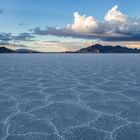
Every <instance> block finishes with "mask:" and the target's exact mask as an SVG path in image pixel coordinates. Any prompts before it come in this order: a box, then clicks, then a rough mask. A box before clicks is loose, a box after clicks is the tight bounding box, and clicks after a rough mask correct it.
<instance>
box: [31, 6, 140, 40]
mask: <svg viewBox="0 0 140 140" xmlns="http://www.w3.org/2000/svg"><path fill="white" fill-rule="evenodd" d="M33 32H34V34H37V35H54V36H59V37H73V38H85V39H99V40H103V41H140V19H136V18H131V17H129V16H127V15H125V14H123V13H122V12H121V11H120V10H119V9H118V6H117V5H115V6H114V7H113V8H112V9H111V10H109V11H108V12H107V14H106V15H105V17H104V21H103V22H99V21H97V20H95V18H94V17H92V16H86V15H80V14H79V13H78V12H75V13H74V22H73V23H72V24H69V25H66V26H65V27H64V28H58V27H47V28H46V29H41V28H40V27H37V28H35V29H34V31H33Z"/></svg>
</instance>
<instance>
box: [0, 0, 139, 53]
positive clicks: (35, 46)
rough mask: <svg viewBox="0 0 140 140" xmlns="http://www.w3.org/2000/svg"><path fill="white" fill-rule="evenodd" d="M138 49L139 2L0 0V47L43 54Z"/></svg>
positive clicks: (122, 0) (114, 0)
mask: <svg viewBox="0 0 140 140" xmlns="http://www.w3.org/2000/svg"><path fill="white" fill-rule="evenodd" d="M96 43H99V44H103V45H123V46H127V47H132V48H140V0H135V1H132V0H129V1H125V0H107V1H105V0H98V1H97V0H0V46H6V47H9V48H12V49H23V48H25V49H32V50H38V51H45V52H61V51H73V50H78V49H80V48H83V47H88V46H90V45H92V44H96Z"/></svg>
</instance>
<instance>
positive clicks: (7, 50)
mask: <svg viewBox="0 0 140 140" xmlns="http://www.w3.org/2000/svg"><path fill="white" fill-rule="evenodd" d="M0 53H40V52H37V51H34V50H29V49H18V50H11V49H8V48H6V47H0Z"/></svg>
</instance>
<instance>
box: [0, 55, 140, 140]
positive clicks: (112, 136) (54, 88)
mask: <svg viewBox="0 0 140 140" xmlns="http://www.w3.org/2000/svg"><path fill="white" fill-rule="evenodd" d="M139 60H140V55H128V54H125V55H124V54H115V55H113V54H106V55H94V54H93V55H92V54H53V55H49V54H48V55H47V54H44V55H43V54H42V55H39V54H35V55H32V54H30V55H25V54H20V55H18V54H16V55H0V140H140V76H139V72H140V61H139Z"/></svg>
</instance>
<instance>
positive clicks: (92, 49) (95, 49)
mask: <svg viewBox="0 0 140 140" xmlns="http://www.w3.org/2000/svg"><path fill="white" fill-rule="evenodd" d="M73 53H140V49H132V48H127V47H123V46H120V45H116V46H110V45H105V46H103V45H101V44H95V45H92V46H89V47H87V48H82V49H80V50H78V51H75V52H73Z"/></svg>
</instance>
